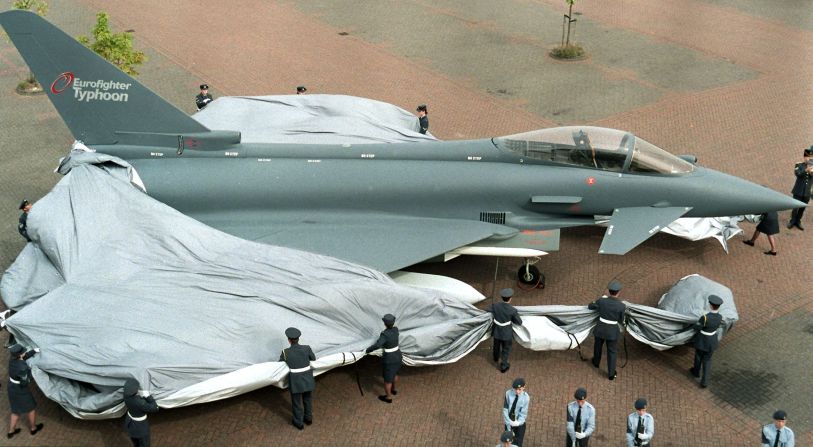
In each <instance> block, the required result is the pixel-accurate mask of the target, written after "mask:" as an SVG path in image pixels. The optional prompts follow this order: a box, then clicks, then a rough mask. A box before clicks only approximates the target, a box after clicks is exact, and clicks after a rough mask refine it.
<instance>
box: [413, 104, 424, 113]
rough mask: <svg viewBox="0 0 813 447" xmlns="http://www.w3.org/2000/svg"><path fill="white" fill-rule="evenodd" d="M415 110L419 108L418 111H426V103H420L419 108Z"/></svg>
mask: <svg viewBox="0 0 813 447" xmlns="http://www.w3.org/2000/svg"><path fill="white" fill-rule="evenodd" d="M415 110H417V111H418V112H426V104H421V105H419V106H418V108H417V109H415Z"/></svg>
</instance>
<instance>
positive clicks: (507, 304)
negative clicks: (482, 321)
mask: <svg viewBox="0 0 813 447" xmlns="http://www.w3.org/2000/svg"><path fill="white" fill-rule="evenodd" d="M513 296H514V289H502V290H501V291H500V297H501V298H502V302H501V303H494V304H490V305H489V306H488V307H487V308H486V311H488V312H491V315H492V316H493V323H494V324H493V325H492V327H491V337H492V338H493V339H494V344H493V345H492V349H491V355H492V358H493V359H494V361H495V362H497V361H498V360H499V361H500V372H503V373H504V372H506V371H508V368H510V367H511V365H510V363H509V362H508V355H509V354H511V345H512V344H513V341H514V330H513V329H512V327H511V323H515V324H522V318H520V317H519V313H518V312H517V310H516V309H515V308H514V306H512V305H511V297H513Z"/></svg>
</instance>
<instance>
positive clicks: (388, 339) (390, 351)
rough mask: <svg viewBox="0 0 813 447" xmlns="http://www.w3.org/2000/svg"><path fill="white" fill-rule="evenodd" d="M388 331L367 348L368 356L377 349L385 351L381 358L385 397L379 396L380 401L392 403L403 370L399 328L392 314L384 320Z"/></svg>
mask: <svg viewBox="0 0 813 447" xmlns="http://www.w3.org/2000/svg"><path fill="white" fill-rule="evenodd" d="M382 320H383V321H384V326H386V329H384V331H382V332H381V335H380V336H379V337H378V340H377V341H376V342H375V344H373V345H372V346H370V347H369V348H367V354H369V353H371V352H373V351H375V350H376V349H381V348H383V349H384V354H383V355H382V356H381V363H382V366H383V370H384V391H385V392H386V394H385V395H384V396H378V400H380V401H382V402H386V403H388V404H391V403H392V396H394V395H396V394H398V391H397V390H396V389H395V385H397V384H398V371H399V370H400V369H401V360H402V357H401V348H399V347H398V328H397V327H395V316H394V315H392V314H387V315H384V318H382Z"/></svg>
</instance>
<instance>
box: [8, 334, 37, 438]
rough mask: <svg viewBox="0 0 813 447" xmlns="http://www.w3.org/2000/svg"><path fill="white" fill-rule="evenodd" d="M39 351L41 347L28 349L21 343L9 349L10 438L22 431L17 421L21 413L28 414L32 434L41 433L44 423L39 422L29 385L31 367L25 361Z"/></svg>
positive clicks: (35, 403)
mask: <svg viewBox="0 0 813 447" xmlns="http://www.w3.org/2000/svg"><path fill="white" fill-rule="evenodd" d="M38 352H40V350H39V348H34V349H32V350H30V351H26V350H25V348H24V347H22V345H19V344H16V345H14V346H12V347H11V348H10V349H9V353H10V354H11V355H10V356H9V359H8V403H9V407H10V408H11V420H10V421H9V426H8V433H6V437H7V438H8V439H11V438H13V437H14V435H16V434H17V433H20V429H19V428H17V422H19V420H20V416H21V415H26V419H28V430H29V433H31V435H36V434H37V433H39V431H40V430H42V427H43V425H44V424H43V423H41V422H40V423H39V424H37V402H36V401H35V400H34V395H33V394H32V393H31V388H29V387H28V383H29V382H30V381H31V368H30V367H29V366H28V363H26V362H25V361H26V360H28V359H30V358H31V357H33V356H34V354H36V353H38Z"/></svg>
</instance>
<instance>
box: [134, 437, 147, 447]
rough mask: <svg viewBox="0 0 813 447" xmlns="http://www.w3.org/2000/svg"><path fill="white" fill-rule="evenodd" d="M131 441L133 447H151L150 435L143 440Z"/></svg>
mask: <svg viewBox="0 0 813 447" xmlns="http://www.w3.org/2000/svg"><path fill="white" fill-rule="evenodd" d="M130 441H132V442H133V447H150V435H149V434H148V435H147V436H144V437H143V438H130Z"/></svg>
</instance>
